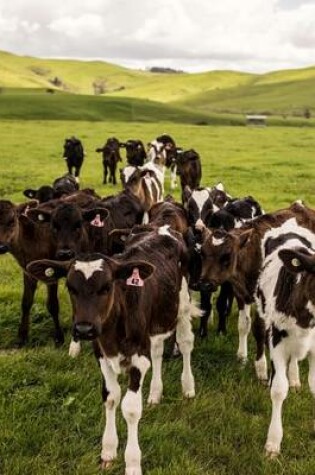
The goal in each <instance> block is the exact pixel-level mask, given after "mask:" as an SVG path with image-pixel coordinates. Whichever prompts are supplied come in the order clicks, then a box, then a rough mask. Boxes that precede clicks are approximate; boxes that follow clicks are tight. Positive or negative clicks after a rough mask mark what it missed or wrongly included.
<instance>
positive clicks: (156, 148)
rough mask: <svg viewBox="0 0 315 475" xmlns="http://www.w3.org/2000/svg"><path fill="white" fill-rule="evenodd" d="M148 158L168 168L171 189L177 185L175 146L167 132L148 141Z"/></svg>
mask: <svg viewBox="0 0 315 475" xmlns="http://www.w3.org/2000/svg"><path fill="white" fill-rule="evenodd" d="M147 155H148V160H149V161H150V162H152V163H154V164H156V165H159V166H160V167H163V168H164V167H166V168H169V169H170V171H171V190H174V189H175V188H176V186H177V183H176V170H177V162H176V159H177V147H176V144H175V141H174V139H173V138H172V137H171V136H170V135H167V134H163V135H160V136H159V137H157V138H156V139H155V140H153V141H152V142H150V143H148V154H147Z"/></svg>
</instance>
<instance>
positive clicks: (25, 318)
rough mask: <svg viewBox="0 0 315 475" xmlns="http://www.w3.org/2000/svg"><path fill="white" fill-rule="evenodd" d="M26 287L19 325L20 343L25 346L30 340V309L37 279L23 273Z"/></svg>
mask: <svg viewBox="0 0 315 475" xmlns="http://www.w3.org/2000/svg"><path fill="white" fill-rule="evenodd" d="M23 279H24V282H23V284H24V288H23V296H22V318H21V322H20V326H19V333H18V336H19V345H20V346H24V345H25V343H26V342H27V340H28V333H29V323H30V311H31V308H32V305H33V302H34V294H35V291H36V288H37V280H35V279H33V278H32V277H30V276H28V275H27V274H25V273H23Z"/></svg>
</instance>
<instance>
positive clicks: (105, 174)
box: [103, 164, 108, 185]
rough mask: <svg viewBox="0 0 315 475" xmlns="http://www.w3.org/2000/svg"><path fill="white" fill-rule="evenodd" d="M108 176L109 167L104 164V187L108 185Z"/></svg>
mask: <svg viewBox="0 0 315 475" xmlns="http://www.w3.org/2000/svg"><path fill="white" fill-rule="evenodd" d="M107 174H108V171H107V165H106V164H103V185H106V183H107Z"/></svg>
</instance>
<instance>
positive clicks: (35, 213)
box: [27, 208, 51, 224]
mask: <svg viewBox="0 0 315 475" xmlns="http://www.w3.org/2000/svg"><path fill="white" fill-rule="evenodd" d="M27 217H28V218H29V219H30V220H31V221H33V222H34V223H38V224H45V223H50V220H51V211H47V210H45V211H44V210H41V209H38V208H33V209H29V210H28V212H27Z"/></svg>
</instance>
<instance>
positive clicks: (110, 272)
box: [27, 254, 154, 340]
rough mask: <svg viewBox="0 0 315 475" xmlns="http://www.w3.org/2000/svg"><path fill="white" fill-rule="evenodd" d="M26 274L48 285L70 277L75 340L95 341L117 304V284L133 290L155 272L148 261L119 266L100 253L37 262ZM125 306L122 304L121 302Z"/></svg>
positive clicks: (69, 286)
mask: <svg viewBox="0 0 315 475" xmlns="http://www.w3.org/2000/svg"><path fill="white" fill-rule="evenodd" d="M27 271H28V272H29V273H30V274H31V275H33V276H34V277H35V278H36V279H38V280H42V281H43V282H46V283H47V284H52V283H55V282H56V281H57V280H58V279H60V278H61V277H67V288H68V291H69V295H70V299H71V303H72V308H73V334H74V337H75V338H80V339H84V340H93V339H95V338H97V337H98V336H100V335H101V333H102V330H103V325H104V324H105V323H106V321H107V320H108V316H109V314H110V311H111V309H112V307H113V305H114V289H115V285H118V283H117V282H118V281H119V282H120V283H121V284H122V285H124V286H127V287H128V286H130V289H131V290H132V289H133V288H139V287H142V286H143V283H144V281H145V280H146V279H147V278H148V277H150V275H151V274H152V273H153V271H154V266H153V265H152V264H150V263H148V262H145V261H139V260H134V261H130V262H127V263H123V264H122V263H120V262H117V261H115V260H112V259H109V258H107V257H105V256H103V255H101V254H94V255H89V256H85V257H84V256H83V257H78V259H75V260H71V261H67V262H58V261H50V260H41V261H34V262H32V263H30V264H29V265H28V266H27ZM121 304H122V305H123V302H121Z"/></svg>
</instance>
